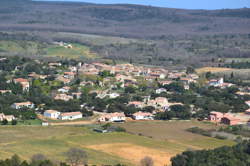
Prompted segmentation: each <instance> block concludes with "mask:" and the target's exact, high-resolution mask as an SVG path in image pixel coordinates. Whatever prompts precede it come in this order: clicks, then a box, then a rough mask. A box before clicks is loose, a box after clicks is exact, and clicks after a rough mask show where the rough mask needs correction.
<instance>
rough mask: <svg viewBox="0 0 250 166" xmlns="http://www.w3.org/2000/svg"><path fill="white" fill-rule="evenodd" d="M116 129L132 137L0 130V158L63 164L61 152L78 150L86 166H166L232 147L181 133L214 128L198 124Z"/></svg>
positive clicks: (74, 130)
mask: <svg viewBox="0 0 250 166" xmlns="http://www.w3.org/2000/svg"><path fill="white" fill-rule="evenodd" d="M117 125H121V126H123V127H125V128H126V129H127V131H128V132H131V133H133V132H134V133H133V134H129V133H120V132H113V133H103V134H102V133H96V132H93V131H92V128H93V127H95V126H93V125H88V126H48V127H45V126H44V127H43V126H0V135H1V138H0V158H1V159H4V158H7V157H10V156H11V155H13V154H18V155H19V156H20V157H21V158H23V159H26V160H29V159H30V157H31V156H32V155H34V154H36V153H43V154H44V155H46V156H48V158H50V159H51V160H53V161H63V160H64V159H65V158H64V156H63V152H65V151H67V150H68V149H69V148H72V147H78V148H79V147H80V148H83V149H85V150H86V151H87V153H88V155H89V164H90V165H91V164H95V165H101V164H106V165H114V164H117V163H122V164H126V165H127V166H132V165H138V163H139V161H140V160H141V159H142V158H143V157H145V156H150V157H152V158H153V159H154V161H155V165H156V166H162V165H164V164H168V165H169V164H170V158H171V157H173V156H175V155H176V154H178V153H181V152H183V151H185V150H187V149H203V148H205V149H208V148H215V147H219V146H223V145H233V144H234V142H232V141H229V140H218V139H215V138H209V137H204V136H200V135H197V134H192V133H189V132H186V131H185V128H189V127H193V126H197V127H203V128H211V127H215V126H214V125H212V124H204V123H201V122H193V121H189V122H182V121H178V122H163V121H157V122H154V121H149V122H131V123H123V124H117ZM139 133H141V134H140V136H139ZM142 135H144V136H142ZM149 137H152V138H149ZM184 138H185V139H184Z"/></svg>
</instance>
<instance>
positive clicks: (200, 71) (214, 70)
mask: <svg viewBox="0 0 250 166" xmlns="http://www.w3.org/2000/svg"><path fill="white" fill-rule="evenodd" d="M232 70H234V69H230V68H223V67H203V68H199V69H196V72H197V73H198V74H203V73H207V72H211V73H218V72H225V71H232Z"/></svg>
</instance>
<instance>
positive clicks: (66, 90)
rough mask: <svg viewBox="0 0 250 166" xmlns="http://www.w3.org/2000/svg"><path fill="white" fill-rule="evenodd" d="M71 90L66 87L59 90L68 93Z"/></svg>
mask: <svg viewBox="0 0 250 166" xmlns="http://www.w3.org/2000/svg"><path fill="white" fill-rule="evenodd" d="M69 90H70V87H69V86H65V87H62V88H60V89H58V92H61V93H68V92H69Z"/></svg>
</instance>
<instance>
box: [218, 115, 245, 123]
mask: <svg viewBox="0 0 250 166" xmlns="http://www.w3.org/2000/svg"><path fill="white" fill-rule="evenodd" d="M221 123H223V124H226V125H238V124H240V119H237V118H235V117H232V116H224V117H223V118H222V119H221Z"/></svg>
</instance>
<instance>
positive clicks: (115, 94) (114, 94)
mask: <svg viewBox="0 0 250 166" xmlns="http://www.w3.org/2000/svg"><path fill="white" fill-rule="evenodd" d="M108 96H109V98H111V99H115V98H117V97H119V96H120V94H119V93H110V94H108Z"/></svg>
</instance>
